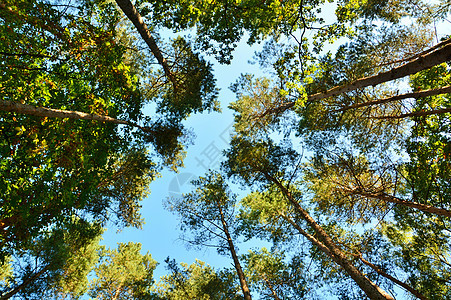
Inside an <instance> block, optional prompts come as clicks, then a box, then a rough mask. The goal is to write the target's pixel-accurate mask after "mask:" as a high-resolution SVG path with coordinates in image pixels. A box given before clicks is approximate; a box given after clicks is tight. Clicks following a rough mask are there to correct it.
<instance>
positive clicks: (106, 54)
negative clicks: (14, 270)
mask: <svg viewBox="0 0 451 300" xmlns="http://www.w3.org/2000/svg"><path fill="white" fill-rule="evenodd" d="M129 4H130V3H129ZM0 18H1V20H2V21H1V31H2V32H3V35H2V36H4V43H2V46H1V47H0V48H1V49H0V55H1V56H2V57H3V58H4V60H2V62H1V64H2V72H1V74H0V76H1V81H2V88H1V91H0V93H1V95H2V101H1V104H0V109H1V111H2V112H1V114H0V118H1V120H2V125H1V128H0V132H1V135H2V137H3V139H2V141H1V142H0V143H1V144H0V145H1V150H0V153H1V158H2V159H1V164H0V170H1V174H2V176H1V177H2V180H1V183H0V190H1V191H2V199H1V201H2V207H3V210H2V211H1V212H0V232H1V241H0V246H1V251H2V257H3V256H5V255H7V253H8V254H11V253H12V252H13V251H15V250H19V249H25V248H27V247H28V246H30V241H31V240H32V238H33V237H36V236H38V235H39V234H40V230H41V229H42V228H45V227H46V226H51V225H52V224H56V223H59V222H63V223H64V222H69V220H70V218H71V217H72V215H73V214H74V213H76V214H77V215H79V216H83V217H85V218H93V219H95V220H97V221H99V222H106V221H107V220H110V219H111V216H114V215H115V216H117V218H116V220H115V221H116V222H117V223H121V224H122V225H125V226H136V227H140V224H141V222H142V220H141V219H140V216H139V207H140V204H139V201H141V200H142V199H143V198H144V197H145V195H147V193H148V188H147V187H148V184H149V183H150V181H152V180H153V179H154V178H155V176H156V175H157V173H158V171H159V169H160V168H161V167H162V166H171V167H172V168H174V169H176V168H177V166H180V165H181V164H182V158H183V153H184V150H183V147H184V145H183V142H182V140H183V139H184V137H183V136H184V134H185V130H184V128H183V125H182V123H181V122H182V121H183V120H184V119H185V118H186V117H188V115H189V114H191V113H193V112H202V111H204V110H217V109H218V107H217V102H216V94H217V91H216V88H215V87H214V78H213V76H212V74H211V66H210V64H208V63H207V62H206V61H205V60H203V59H202V58H201V57H200V56H199V55H198V54H197V53H195V52H194V51H193V50H192V49H191V48H190V45H189V43H187V42H186V41H184V40H183V39H181V38H177V39H174V40H173V41H172V45H171V47H170V49H168V51H166V52H165V53H168V55H171V56H173V59H172V58H167V59H166V61H167V62H168V65H166V66H163V68H166V69H167V68H168V67H170V68H171V70H170V71H171V73H168V72H166V73H165V74H164V75H163V78H164V77H167V78H169V79H171V78H172V79H175V80H176V81H177V82H176V84H177V86H176V88H174V87H173V86H172V87H170V86H169V85H170V84H167V82H165V80H164V79H161V74H160V73H159V70H151V69H149V67H148V65H151V61H152V59H157V61H159V60H161V59H160V56H161V53H162V52H161V51H160V52H157V51H154V52H155V53H153V55H154V56H156V57H155V58H152V57H150V56H146V55H143V56H141V58H144V59H145V60H143V61H142V62H140V63H136V61H135V59H134V58H133V56H132V55H131V54H130V52H131V51H134V50H133V46H134V45H133V43H132V44H130V43H129V42H130V40H127V39H125V38H124V31H125V32H128V34H133V33H132V32H131V31H130V30H129V29H128V28H127V25H123V23H121V22H120V20H121V12H120V10H118V9H117V7H116V6H115V5H114V4H113V3H109V2H107V3H103V2H97V1H84V0H81V1H77V2H74V3H71V4H61V5H59V4H55V3H53V2H51V1H44V0H43V1H41V0H38V1H6V2H2V3H0ZM121 26H122V27H121ZM155 43H156V42H155ZM155 45H156V44H155ZM155 47H157V46H155ZM157 50H158V49H157ZM158 53H159V54H158ZM145 65H147V66H146V67H145V68H144V67H143V66H145ZM148 71H149V72H148ZM146 72H148V73H146ZM151 83H155V85H153V84H152V85H150V84H151ZM146 94H148V95H149V97H147V96H146ZM150 102H154V103H156V110H155V115H153V116H152V117H149V116H144V115H143V113H142V109H143V107H144V105H146V104H148V103H150ZM121 124H122V125H129V126H125V127H123V126H120V125H121ZM149 146H151V147H153V149H154V150H153V151H148V150H145V148H147V147H149ZM124 187H127V188H124ZM119 189H121V190H119ZM111 212H113V213H111ZM113 220H114V218H113Z"/></svg>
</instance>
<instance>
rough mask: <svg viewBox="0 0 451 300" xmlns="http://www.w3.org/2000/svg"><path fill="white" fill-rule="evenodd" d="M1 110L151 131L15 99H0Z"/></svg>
mask: <svg viewBox="0 0 451 300" xmlns="http://www.w3.org/2000/svg"><path fill="white" fill-rule="evenodd" d="M0 110H3V111H8V112H15V113H19V114H25V115H32V116H37V117H47V118H61V119H65V118H68V119H76V120H90V121H99V122H109V123H114V124H123V125H127V126H132V127H136V128H139V129H141V130H143V131H144V132H150V128H148V127H142V126H139V125H137V124H134V123H133V122H129V121H124V120H118V119H115V118H112V117H108V116H103V115H96V114H87V113H84V112H79V111H73V110H61V109H53V108H46V107H35V106H33V105H29V104H21V103H18V102H14V101H8V100H0Z"/></svg>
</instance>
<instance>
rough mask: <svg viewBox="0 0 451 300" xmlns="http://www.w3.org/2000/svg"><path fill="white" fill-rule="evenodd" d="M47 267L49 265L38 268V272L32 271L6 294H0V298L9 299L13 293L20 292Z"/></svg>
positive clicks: (0, 299)
mask: <svg viewBox="0 0 451 300" xmlns="http://www.w3.org/2000/svg"><path fill="white" fill-rule="evenodd" d="M49 267H50V266H49V265H47V266H45V267H43V268H42V269H41V270H39V271H38V272H36V273H34V274H33V275H31V276H30V277H28V278H27V279H25V280H24V281H23V282H22V283H21V284H19V285H18V286H16V287H15V288H13V289H12V290H11V291H9V292H7V293H6V294H3V295H1V296H0V300H6V299H9V298H11V297H13V296H14V295H15V294H17V293H18V292H20V291H21V290H22V289H23V288H24V287H26V286H27V285H29V284H30V283H31V282H33V281H35V280H36V279H37V278H39V276H41V275H42V274H44V273H45V272H46V271H47V270H48V269H49Z"/></svg>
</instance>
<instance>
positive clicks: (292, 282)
mask: <svg viewBox="0 0 451 300" xmlns="http://www.w3.org/2000/svg"><path fill="white" fill-rule="evenodd" d="M244 261H245V264H246V271H247V273H248V274H249V275H248V276H247V277H248V278H249V280H250V282H251V285H252V284H254V287H255V288H256V289H257V290H258V291H259V292H260V293H261V298H260V299H277V298H276V297H275V296H277V297H278V298H279V299H305V297H306V296H307V295H308V287H307V278H308V275H307V274H306V270H305V266H304V265H303V262H302V260H301V261H300V260H299V257H293V258H292V259H291V261H289V262H286V259H285V254H284V253H281V252H277V251H276V252H274V251H269V250H267V249H266V248H262V249H261V250H259V251H249V252H248V253H247V254H246V255H244Z"/></svg>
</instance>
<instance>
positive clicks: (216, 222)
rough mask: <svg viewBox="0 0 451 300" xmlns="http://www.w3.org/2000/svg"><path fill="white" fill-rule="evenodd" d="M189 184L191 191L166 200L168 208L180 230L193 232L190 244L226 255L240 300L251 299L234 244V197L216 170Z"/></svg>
mask: <svg viewBox="0 0 451 300" xmlns="http://www.w3.org/2000/svg"><path fill="white" fill-rule="evenodd" d="M193 184H194V186H196V187H197V188H196V190H195V191H193V192H191V193H189V194H186V195H184V196H183V197H182V198H180V199H177V198H173V199H170V200H169V201H168V203H167V206H168V208H169V210H170V211H173V212H176V213H177V214H178V215H179V216H180V218H181V226H180V227H181V229H182V230H183V231H186V230H189V231H191V232H192V233H193V238H192V239H191V241H190V243H191V244H193V245H195V246H210V247H215V248H217V250H218V252H219V253H221V254H226V253H228V254H230V256H231V257H232V260H233V265H234V267H235V270H236V272H237V275H238V278H239V281H240V285H241V290H242V292H243V295H244V299H251V294H250V291H249V287H248V284H247V281H246V278H245V275H244V272H243V268H242V267H241V263H240V261H239V257H238V254H237V249H236V245H235V243H236V238H235V232H234V231H235V227H236V225H235V222H234V218H235V202H236V196H235V195H233V194H231V193H230V191H229V189H228V187H227V185H226V183H225V181H224V179H223V178H222V176H221V175H220V174H219V173H215V172H211V173H209V174H207V175H206V176H205V177H200V178H199V179H198V180H195V181H193Z"/></svg>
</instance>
